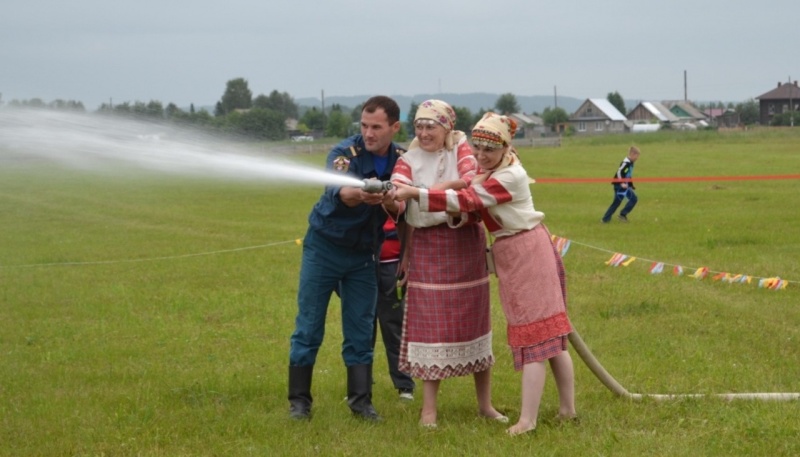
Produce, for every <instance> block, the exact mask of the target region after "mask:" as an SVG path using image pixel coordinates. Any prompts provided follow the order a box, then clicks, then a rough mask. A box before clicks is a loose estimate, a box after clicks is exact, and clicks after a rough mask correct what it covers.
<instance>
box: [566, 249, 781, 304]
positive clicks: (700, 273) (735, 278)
mask: <svg viewBox="0 0 800 457" xmlns="http://www.w3.org/2000/svg"><path fill="white" fill-rule="evenodd" d="M551 239H552V241H553V245H554V246H555V248H556V251H558V252H559V253H560V254H561V257H564V256H565V255H566V254H567V251H568V250H569V247H570V244H571V240H568V239H566V238H563V237H560V236H557V235H551ZM576 243H577V244H580V245H582V246H586V247H589V248H592V249H595V250H599V251H605V252H610V253H612V256H611V258H610V259H608V260H606V261H605V264H606V265H608V266H610V267H619V266H623V267H627V266H629V265H630V264H632V263H633V262H635V261H636V260H637V258H636V257H633V256H629V255H627V254H623V253H620V252H612V251H607V250H605V249H601V248H598V247H595V246H590V245H588V244H583V243H578V242H576ZM641 260H642V261H645V262H650V267H649V268H648V271H649V272H650V274H652V275H657V274H662V273H663V272H664V267H665V266H669V267H672V274H673V275H674V276H683V274H684V267H682V266H681V265H670V264H667V263H664V262H659V261H654V260H648V259H641ZM667 271H669V269H668V270H667ZM690 271H691V269H690ZM686 276H687V277H689V278H694V279H697V280H703V279H706V278H708V277H710V278H711V280H712V281H721V282H726V283H729V284H751V283H753V282H754V281H756V280H758V282H757V284H758V287H759V288H761V289H770V290H783V289H786V288H787V287H788V286H789V281H788V280H785V279H781V278H780V277H771V278H759V277H756V276H753V275H747V274H733V273H728V272H718V271H711V270H710V269H709V268H708V267H699V268H697V269H695V270H694V272H692V273H691V274H689V273H687V274H686Z"/></svg>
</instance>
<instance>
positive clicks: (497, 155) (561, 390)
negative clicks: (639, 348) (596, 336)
mask: <svg viewBox="0 0 800 457" xmlns="http://www.w3.org/2000/svg"><path fill="white" fill-rule="evenodd" d="M515 131H516V123H515V122H514V121H513V119H510V118H508V117H506V116H500V115H497V114H495V113H491V112H490V113H486V115H484V117H483V118H482V119H481V120H480V121H479V122H478V123H477V124H476V125H475V128H474V129H473V130H472V143H473V147H474V150H475V156H476V158H477V161H478V163H479V165H480V167H481V169H480V171H479V172H478V173H479V174H478V175H477V176H476V177H475V178H474V179H472V181H471V183H470V185H469V187H468V188H466V189H462V190H452V189H451V190H437V189H420V188H418V187H411V186H406V185H403V184H398V186H397V187H398V189H397V194H396V198H397V199H399V200H406V199H409V198H410V199H413V200H409V201H418V204H419V208H420V209H421V210H422V211H451V212H452V211H477V212H479V213H480V214H481V218H482V220H483V222H484V224H485V225H486V228H487V229H488V230H489V231H490V232H491V233H492V234H493V235H494V236H495V237H497V241H496V242H495V243H494V245H493V246H492V252H493V254H494V261H495V268H496V272H497V278H498V280H499V285H500V301H501V303H502V306H503V312H504V313H505V315H506V319H507V321H508V343H509V345H510V346H511V352H512V354H513V357H514V368H515V369H516V370H517V371H522V406H521V410H520V417H519V421H518V422H517V423H516V424H514V425H513V426H511V427H510V428H509V429H508V430H507V432H508V433H509V434H510V435H519V434H522V433H526V432H529V431H532V430H534V429H535V428H536V421H537V417H538V414H539V404H540V401H541V397H542V392H543V390H544V382H545V374H546V366H545V363H544V362H545V361H549V362H550V367H551V368H552V370H553V375H554V377H555V379H556V386H557V389H558V395H559V412H558V416H557V417H556V419H557V420H559V421H563V420H573V419H575V418H576V417H577V415H576V412H575V381H574V370H573V365H572V358H571V357H570V355H569V352H568V351H567V336H568V335H569V333H570V332H571V331H572V327H571V324H570V322H569V318H568V317H567V309H566V285H565V274H564V267H563V264H562V263H561V257H560V255H559V254H558V253H557V252H556V250H555V248H554V246H553V243H552V241H551V238H550V234H549V233H548V231H547V228H546V227H545V226H544V224H543V223H542V220H543V219H544V214H543V213H542V212H540V211H536V210H535V209H534V207H533V198H532V196H531V192H530V188H529V178H528V175H527V173H526V171H525V169H524V168H523V167H522V165H521V164H520V161H519V157H517V155H516V151H514V150H513V148H512V147H511V139H512V138H513V137H514V132H515ZM482 252H483V250H482V249H481V253H482Z"/></svg>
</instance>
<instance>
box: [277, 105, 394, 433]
mask: <svg viewBox="0 0 800 457" xmlns="http://www.w3.org/2000/svg"><path fill="white" fill-rule="evenodd" d="M399 130H400V108H399V107H398V106H397V103H396V102H395V101H394V100H392V99H391V98H389V97H384V96H376V97H372V98H370V99H369V100H367V101H366V102H365V103H364V106H363V109H362V111H361V134H359V135H354V136H352V137H350V138H347V139H346V140H344V141H342V142H341V143H340V144H338V145H337V146H335V147H334V148H333V149H332V150H331V151H330V153H329V154H328V159H327V162H326V168H327V169H328V170H329V171H331V172H334V173H342V174H346V175H348V176H351V177H354V178H357V179H359V180H361V179H365V178H375V179H379V180H381V181H386V180H388V179H389V178H390V177H391V174H392V170H393V169H394V164H395V162H396V161H397V157H398V154H399V153H401V152H402V149H400V148H398V147H397V146H396V145H395V144H394V143H393V142H392V137H394V135H395V134H396V133H397V132H398V131H399ZM397 210H398V208H397V205H396V203H395V201H394V190H389V191H388V192H382V193H370V192H365V191H364V190H363V189H362V188H359V187H347V186H326V187H325V192H324V193H323V194H322V196H321V197H320V199H319V201H318V202H317V204H316V205H315V206H314V208H313V209H312V210H311V214H310V215H309V216H308V231H307V232H306V236H305V238H304V240H303V258H302V265H301V267H300V286H299V290H298V293H297V304H298V313H297V318H296V320H295V330H294V333H293V334H292V337H291V349H290V351H289V415H290V417H291V418H293V419H309V418H310V417H311V403H312V396H311V377H312V374H313V371H314V362H315V361H316V357H317V352H318V351H319V347H320V345H321V344H322V338H323V335H324V334H325V316H326V314H327V309H328V302H329V301H330V298H331V294H332V293H333V291H334V290H338V291H339V293H340V294H341V299H342V332H343V334H344V335H343V336H344V342H343V344H342V358H343V359H344V363H345V365H346V366H347V403H348V405H349V407H350V409H351V410H352V412H353V414H355V415H356V416H359V417H362V418H365V419H368V420H380V416H379V415H378V413H377V412H376V411H375V408H374V407H373V405H372V356H373V348H372V335H373V328H374V325H375V300H376V298H377V293H378V286H377V274H376V271H377V270H376V269H377V262H378V256H379V252H380V247H381V243H382V242H383V238H384V234H383V229H382V227H383V224H384V222H385V221H386V218H387V212H388V213H392V214H395V215H396V214H397Z"/></svg>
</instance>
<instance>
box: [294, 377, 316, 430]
mask: <svg viewBox="0 0 800 457" xmlns="http://www.w3.org/2000/svg"><path fill="white" fill-rule="evenodd" d="M313 373H314V365H309V366H307V367H295V366H289V417H290V418H292V419H295V420H308V419H311V401H312V398H311V375H312V374H313Z"/></svg>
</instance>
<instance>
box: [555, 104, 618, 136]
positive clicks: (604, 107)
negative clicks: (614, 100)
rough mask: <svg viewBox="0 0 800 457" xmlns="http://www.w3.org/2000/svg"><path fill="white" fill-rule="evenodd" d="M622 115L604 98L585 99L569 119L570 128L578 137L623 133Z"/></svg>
mask: <svg viewBox="0 0 800 457" xmlns="http://www.w3.org/2000/svg"><path fill="white" fill-rule="evenodd" d="M626 121H627V118H626V117H625V115H624V114H622V113H620V112H619V110H618V109H617V108H616V107H615V106H614V105H612V104H611V102H609V101H608V100H606V99H605V98H589V99H586V101H585V102H583V104H581V106H580V107H578V109H577V110H575V112H574V113H572V115H571V116H570V117H569V123H570V126H571V127H572V128H573V129H574V130H575V133H576V134H578V135H597V134H604V133H623V132H625V122H626Z"/></svg>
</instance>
